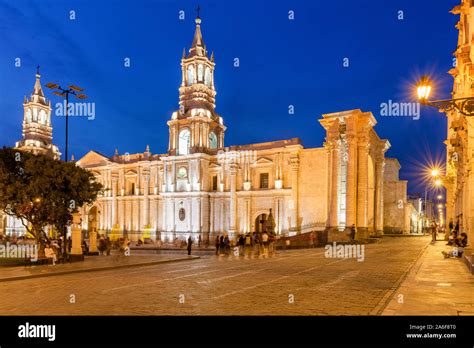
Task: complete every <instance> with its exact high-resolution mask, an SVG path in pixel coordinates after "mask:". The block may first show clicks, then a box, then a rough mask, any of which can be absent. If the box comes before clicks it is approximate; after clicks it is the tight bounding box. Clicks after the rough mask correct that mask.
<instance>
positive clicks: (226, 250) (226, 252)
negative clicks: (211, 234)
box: [224, 234, 230, 256]
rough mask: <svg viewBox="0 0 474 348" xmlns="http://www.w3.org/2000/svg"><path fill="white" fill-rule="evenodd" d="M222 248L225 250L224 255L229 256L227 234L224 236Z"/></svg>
mask: <svg viewBox="0 0 474 348" xmlns="http://www.w3.org/2000/svg"><path fill="white" fill-rule="evenodd" d="M224 248H225V254H226V255H227V256H228V255H230V239H229V235H228V234H226V235H225V237H224Z"/></svg>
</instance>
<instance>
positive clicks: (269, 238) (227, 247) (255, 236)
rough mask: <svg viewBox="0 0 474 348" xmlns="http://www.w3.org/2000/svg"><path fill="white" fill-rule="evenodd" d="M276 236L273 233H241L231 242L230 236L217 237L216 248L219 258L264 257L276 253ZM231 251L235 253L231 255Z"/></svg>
mask: <svg viewBox="0 0 474 348" xmlns="http://www.w3.org/2000/svg"><path fill="white" fill-rule="evenodd" d="M274 244H275V236H274V235H273V234H271V233H267V232H263V233H256V232H253V233H250V232H247V233H245V234H243V233H241V234H239V235H238V236H237V238H236V240H235V241H234V240H231V239H230V238H229V235H228V234H223V235H217V236H216V241H215V246H216V255H218V256H229V255H231V254H233V255H234V256H246V257H250V256H264V257H268V256H270V255H273V254H274V252H275V245H274ZM231 249H232V250H233V251H234V252H232V253H231Z"/></svg>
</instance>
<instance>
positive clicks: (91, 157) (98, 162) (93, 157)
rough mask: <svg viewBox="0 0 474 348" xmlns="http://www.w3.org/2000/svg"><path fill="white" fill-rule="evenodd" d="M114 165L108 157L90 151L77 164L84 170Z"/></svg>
mask: <svg viewBox="0 0 474 348" xmlns="http://www.w3.org/2000/svg"><path fill="white" fill-rule="evenodd" d="M110 163H112V162H111V161H110V160H109V159H108V158H107V157H106V156H104V155H102V154H100V153H98V152H96V151H93V150H92V151H89V152H88V153H87V154H85V155H84V156H83V157H82V158H81V159H80V160H79V161H77V162H76V164H77V165H78V166H79V167H82V168H90V167H100V166H107V165H109V164H110Z"/></svg>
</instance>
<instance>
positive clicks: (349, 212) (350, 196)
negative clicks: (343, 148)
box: [346, 136, 357, 228]
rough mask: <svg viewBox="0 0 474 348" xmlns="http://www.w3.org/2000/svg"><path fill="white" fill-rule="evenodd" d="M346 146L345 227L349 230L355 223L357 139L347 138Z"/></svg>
mask: <svg viewBox="0 0 474 348" xmlns="http://www.w3.org/2000/svg"><path fill="white" fill-rule="evenodd" d="M347 145H348V149H347V158H346V159H347V189H346V226H347V227H348V228H350V227H351V226H352V225H353V224H355V223H356V203H357V188H356V183H357V139H356V138H355V137H353V136H349V137H348V138H347Z"/></svg>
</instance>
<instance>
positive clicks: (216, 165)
mask: <svg viewBox="0 0 474 348" xmlns="http://www.w3.org/2000/svg"><path fill="white" fill-rule="evenodd" d="M219 168H221V166H220V164H217V163H211V164H209V169H219Z"/></svg>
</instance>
